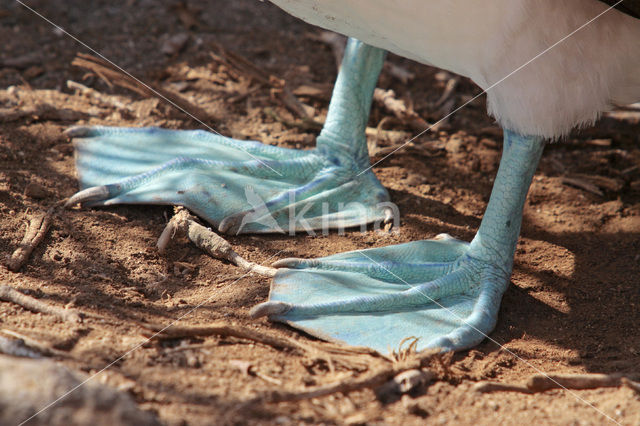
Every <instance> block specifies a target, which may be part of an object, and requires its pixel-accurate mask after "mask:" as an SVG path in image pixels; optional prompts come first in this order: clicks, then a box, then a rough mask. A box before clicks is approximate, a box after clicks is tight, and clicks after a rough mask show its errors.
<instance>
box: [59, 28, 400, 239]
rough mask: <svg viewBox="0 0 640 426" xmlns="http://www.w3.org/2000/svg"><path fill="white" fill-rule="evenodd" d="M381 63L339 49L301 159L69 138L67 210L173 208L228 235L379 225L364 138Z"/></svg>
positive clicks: (196, 143)
mask: <svg viewBox="0 0 640 426" xmlns="http://www.w3.org/2000/svg"><path fill="white" fill-rule="evenodd" d="M384 56H385V52H384V51H383V50H381V49H378V48H374V47H371V46H367V45H365V44H363V43H361V42H359V41H357V40H353V39H351V40H350V41H349V43H348V45H347V49H346V51H345V57H344V60H343V64H342V68H341V71H340V73H339V75H338V79H337V81H336V86H335V89H334V93H333V96H332V100H331V104H330V106H329V112H328V114H327V120H326V124H325V126H324V128H323V130H322V132H321V134H320V135H319V136H318V138H317V146H316V148H315V149H312V150H308V151H299V150H294V149H287V148H279V147H274V146H269V145H264V144H261V143H259V142H253V141H240V140H234V139H231V138H227V137H223V136H220V135H216V134H213V133H210V132H206V131H202V130H192V131H180V130H166V129H159V128H139V129H135V128H112V127H76V128H72V129H70V130H68V132H67V133H68V134H69V136H71V137H72V138H73V139H74V145H75V148H76V166H77V170H78V176H79V180H80V186H81V189H82V190H81V191H80V192H78V193H77V194H75V195H74V196H72V197H71V198H70V200H69V202H68V203H67V204H76V203H86V204H88V205H110V204H118V203H127V204H173V205H183V206H185V207H187V208H188V209H190V210H192V211H193V212H195V213H196V214H198V215H199V216H201V217H203V218H204V219H206V220H207V221H208V222H210V223H212V224H214V225H216V226H217V227H218V229H219V230H220V231H222V232H226V233H234V234H236V233H240V232H244V233H249V232H291V233H293V232H296V231H309V230H313V229H332V228H345V227H351V226H357V225H364V224H367V223H372V222H376V221H384V220H389V219H390V216H391V214H392V210H391V208H390V203H389V194H388V192H387V191H386V190H385V189H384V187H382V185H381V184H380V182H379V181H378V179H377V178H376V177H375V175H374V174H373V172H372V171H370V170H368V168H369V164H370V163H369V157H368V152H367V147H366V137H365V133H364V131H365V128H366V124H367V121H368V116H369V109H370V106H371V99H372V95H373V90H374V88H375V84H376V82H377V78H378V75H379V73H380V69H381V68H382V64H383V61H384ZM365 170H367V171H366V172H364V173H363V171H365Z"/></svg>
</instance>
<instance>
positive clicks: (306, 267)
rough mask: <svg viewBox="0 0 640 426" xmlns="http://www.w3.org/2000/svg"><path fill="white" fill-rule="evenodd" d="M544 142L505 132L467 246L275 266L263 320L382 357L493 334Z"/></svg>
mask: <svg viewBox="0 0 640 426" xmlns="http://www.w3.org/2000/svg"><path fill="white" fill-rule="evenodd" d="M543 147H544V143H543V142H542V140H541V139H540V138H535V137H525V136H520V135H517V134H515V133H513V132H509V131H505V141H504V151H503V156H502V160H501V162H500V168H499V170H498V175H497V177H496V181H495V184H494V187H493V191H492V193H491V198H490V200H489V204H488V206H487V210H486V212H485V215H484V217H483V219H482V223H481V225H480V229H479V230H478V233H477V234H476V236H475V238H474V239H473V241H472V242H471V243H466V242H462V241H458V240H455V239H453V238H451V237H448V236H447V237H444V238H441V239H439V240H425V241H414V242H412V243H407V244H401V245H396V246H389V247H383V248H376V249H370V250H361V251H360V250H359V251H353V252H348V253H342V254H338V255H334V256H329V257H325V258H321V259H312V260H304V259H285V260H282V261H279V262H277V263H276V265H275V266H277V267H281V268H284V269H281V270H280V271H279V272H278V273H277V274H276V277H275V279H274V283H273V286H272V288H271V294H270V301H269V302H266V303H263V304H261V305H258V306H256V307H255V308H254V310H253V315H254V316H261V315H269V316H270V318H271V319H273V320H276V321H283V322H286V323H289V324H291V325H293V326H294V327H298V328H301V329H304V330H305V331H307V332H309V333H311V334H314V335H317V336H319V337H323V338H327V339H333V340H339V341H343V342H346V343H349V344H352V345H364V346H369V347H372V348H374V349H377V350H379V351H382V352H388V351H391V350H393V349H397V348H398V345H399V344H400V342H401V341H402V340H403V339H404V338H406V337H411V336H414V337H418V338H419V341H418V348H419V349H424V348H434V347H438V348H442V349H443V350H461V349H466V348H469V347H472V346H474V345H476V344H478V343H479V342H480V341H481V340H482V339H483V338H484V337H485V336H486V335H487V334H488V333H489V332H491V330H493V328H494V327H495V324H496V321H497V317H498V309H499V307H500V301H501V299H502V295H503V294H504V292H505V290H506V289H507V286H508V284H509V277H510V276H511V270H512V267H513V256H514V253H515V247H516V243H517V240H518V235H519V233H520V224H521V222H522V209H523V206H524V201H525V198H526V195H527V191H528V189H529V186H530V184H531V179H532V178H533V174H534V172H535V169H536V167H537V164H538V162H539V160H540V155H541V154H542V150H543Z"/></svg>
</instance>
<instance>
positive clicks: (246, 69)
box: [211, 43, 312, 119]
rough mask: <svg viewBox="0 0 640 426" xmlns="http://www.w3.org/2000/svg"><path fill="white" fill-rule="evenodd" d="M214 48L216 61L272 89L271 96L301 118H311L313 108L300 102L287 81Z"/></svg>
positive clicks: (229, 52) (216, 45) (233, 54)
mask: <svg viewBox="0 0 640 426" xmlns="http://www.w3.org/2000/svg"><path fill="white" fill-rule="evenodd" d="M212 46H213V48H214V50H215V51H216V52H215V53H213V52H212V53H211V57H212V58H213V59H214V60H216V61H218V62H220V63H222V64H224V65H226V66H227V67H230V68H231V69H234V70H236V71H237V72H239V73H240V74H243V75H245V76H246V77H248V78H250V79H252V80H255V81H257V82H258V83H260V84H261V85H263V86H267V87H271V94H272V95H274V97H276V98H277V99H279V100H280V101H281V102H282V103H283V104H284V106H286V107H287V108H289V109H290V110H291V111H292V112H293V113H295V114H296V115H298V116H299V117H300V118H303V119H304V118H310V113H309V110H311V109H312V108H311V107H310V106H308V105H305V104H303V103H302V102H300V100H299V99H298V98H297V97H296V96H295V95H294V94H293V92H292V91H291V89H290V88H289V86H288V85H287V82H286V81H285V80H283V79H281V78H278V77H276V76H274V75H270V74H267V73H265V72H264V71H263V70H262V69H260V68H258V67H257V66H255V65H254V64H253V63H251V62H250V61H249V60H248V59H246V58H244V57H242V56H240V55H238V54H237V53H235V52H231V51H229V50H227V49H224V48H223V47H222V46H220V45H219V44H216V43H213V44H212Z"/></svg>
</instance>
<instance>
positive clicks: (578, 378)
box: [527, 374, 622, 392]
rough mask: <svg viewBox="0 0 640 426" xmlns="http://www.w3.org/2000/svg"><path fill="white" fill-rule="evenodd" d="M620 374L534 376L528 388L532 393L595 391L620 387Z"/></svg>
mask: <svg viewBox="0 0 640 426" xmlns="http://www.w3.org/2000/svg"><path fill="white" fill-rule="evenodd" d="M621 378H622V375H620V374H550V375H543V374H534V375H533V376H531V377H529V380H527V388H528V389H529V390H530V391H532V392H544V391H546V390H549V389H560V388H566V389H595V388H604V387H618V386H620V383H621V382H620V379H621Z"/></svg>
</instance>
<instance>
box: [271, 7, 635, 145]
mask: <svg viewBox="0 0 640 426" xmlns="http://www.w3.org/2000/svg"><path fill="white" fill-rule="evenodd" d="M271 1H272V2H273V3H275V4H276V5H278V6H280V7H281V8H283V9H284V10H286V11H287V12H289V13H291V14H293V15H295V16H297V17H299V18H301V19H303V20H305V21H307V22H309V23H311V24H314V25H318V26H321V27H323V28H327V29H330V30H333V31H337V32H340V33H342V34H346V35H348V36H351V37H355V38H358V39H360V40H362V41H364V42H366V43H369V44H371V45H374V46H377V47H381V48H384V49H387V50H389V51H391V52H394V53H396V54H399V55H401V56H405V57H407V58H410V59H413V60H416V61H418V62H422V63H426V64H430V65H434V66H437V67H440V68H444V69H447V70H450V71H453V72H456V73H459V74H462V75H465V76H467V77H470V78H471V79H473V80H474V81H475V82H476V83H477V84H478V85H480V86H481V87H482V88H484V89H487V88H490V90H489V91H488V108H489V112H490V113H491V114H493V115H494V116H495V117H496V118H497V119H498V121H499V122H500V123H501V125H502V126H503V127H506V128H509V129H512V130H515V131H517V132H519V133H522V134H530V135H540V136H544V137H549V138H557V137H559V136H562V135H564V134H566V133H568V132H569V131H570V130H571V129H572V128H573V127H575V126H579V125H584V124H589V123H592V122H593V121H594V120H595V119H597V117H598V116H599V114H600V113H601V112H602V111H604V110H607V109H609V108H610V107H611V105H612V104H624V103H630V102H636V101H638V100H640V20H637V19H635V18H632V17H630V16H627V15H624V14H622V13H620V12H618V11H617V10H610V11H608V12H607V13H605V14H603V15H602V16H600V17H599V18H597V19H596V20H594V21H593V22H591V23H590V24H588V25H586V26H585V27H584V28H582V29H581V30H579V31H577V32H575V34H573V35H571V36H570V37H568V38H566V39H565V40H564V41H563V42H561V43H559V44H558V45H557V46H555V47H553V48H552V49H550V50H549V51H547V52H546V53H544V54H542V55H541V56H539V57H537V59H535V60H534V61H532V62H530V63H529V64H528V65H527V66H525V67H523V68H522V69H520V70H518V71H517V72H515V73H513V75H511V76H510V77H508V78H507V79H505V80H504V81H501V82H500V83H499V84H497V85H495V86H494V87H492V86H493V84H494V83H496V82H498V81H500V80H501V79H503V78H504V77H505V76H507V75H509V74H510V73H512V72H513V71H515V70H516V69H518V68H519V67H521V66H522V65H523V64H525V63H527V62H528V61H530V60H531V59H532V58H534V57H536V56H537V55H539V54H540V53H542V52H543V51H545V49H547V48H549V47H550V46H551V45H553V44H554V43H556V42H558V41H560V40H561V39H563V38H565V37H566V36H567V35H569V34H571V33H572V32H574V31H575V30H576V29H578V28H579V27H581V26H582V25H583V24H585V23H587V22H588V21H590V20H591V19H593V18H594V17H596V16H597V15H598V14H599V13H601V12H603V11H605V10H606V9H607V6H606V5H604V4H603V3H601V2H598V1H596V0H562V1H557V0H493V1H491V2H485V1H479V0H430V1H425V0H271Z"/></svg>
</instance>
